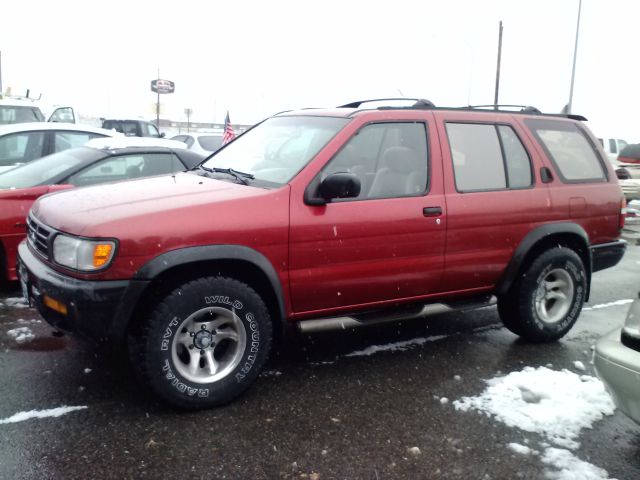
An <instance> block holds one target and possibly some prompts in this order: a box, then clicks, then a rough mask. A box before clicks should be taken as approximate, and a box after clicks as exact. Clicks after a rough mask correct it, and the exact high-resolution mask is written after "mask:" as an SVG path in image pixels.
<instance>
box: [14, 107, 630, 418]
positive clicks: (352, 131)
mask: <svg viewBox="0 0 640 480" xmlns="http://www.w3.org/2000/svg"><path fill="white" fill-rule="evenodd" d="M581 119H582V117H578V116H572V115H569V116H561V115H543V114H540V112H538V111H536V110H533V109H526V110H523V111H521V112H508V111H499V110H491V111H483V110H477V109H474V108H471V107H470V108H462V109H455V108H435V107H434V106H433V105H432V104H431V103H429V102H427V101H417V102H415V104H413V105H409V106H406V107H384V106H383V107H378V108H367V107H366V103H364V102H355V103H353V104H349V105H345V106H343V107H342V108H336V109H333V110H313V109H312V110H302V111H295V112H286V113H281V114H278V115H276V116H274V117H272V118H269V119H267V120H265V121H264V122H262V123H260V124H258V125H257V126H255V127H254V128H253V129H251V130H249V131H247V132H246V133H244V134H243V135H242V136H240V137H238V138H237V139H235V140H234V141H233V142H231V143H229V144H227V145H226V146H224V147H223V148H222V149H220V150H219V151H218V152H217V153H215V154H214V155H213V156H212V157H210V158H209V159H208V160H207V161H205V163H203V164H202V165H201V166H200V167H199V168H198V169H197V170H194V171H190V172H186V173H181V174H177V175H175V176H164V177H156V178H152V179H147V180H139V181H133V182H126V183H121V184H118V185H111V186H109V187H108V188H107V187H92V188H86V189H78V190H75V191H69V192H62V193H58V194H55V195H50V196H47V197H44V198H42V199H40V200H39V201H37V202H36V203H35V205H34V206H33V208H32V210H31V213H30V215H29V237H28V241H27V242H23V243H21V244H20V247H19V257H20V262H19V265H20V277H21V280H22V286H23V289H24V294H25V296H26V297H27V298H30V299H31V300H32V301H33V302H34V303H35V305H36V306H37V308H38V309H39V311H40V312H41V314H42V315H43V317H44V318H45V319H46V320H47V321H48V322H49V323H51V324H52V325H55V326H58V327H59V328H61V329H64V330H67V331H76V332H78V333H81V334H84V335H87V336H90V337H93V338H108V339H112V340H115V341H124V340H128V343H129V346H130V353H131V360H132V363H133V365H134V366H136V367H137V368H138V369H139V371H140V373H141V375H142V376H143V378H144V379H145V380H146V381H147V383H148V384H149V386H150V387H151V389H152V390H153V391H154V392H155V393H156V394H157V395H158V396H160V397H161V398H162V399H164V400H165V401H167V402H169V403H171V404H173V405H177V406H179V407H183V408H201V407H207V406H212V405H218V404H221V403H223V402H227V401H229V400H230V399H232V398H233V397H235V396H236V395H238V394H239V393H241V392H242V391H244V390H245V389H246V388H247V387H248V386H249V385H250V384H251V382H252V381H253V380H254V379H255V378H256V377H257V375H258V373H259V372H260V369H261V368H262V366H263V365H264V362H265V360H266V358H267V356H268V354H269V350H270V348H271V344H272V337H273V336H278V337H281V338H289V337H287V336H286V335H284V333H285V332H286V331H287V330H288V329H289V328H290V327H293V326H295V327H297V328H299V329H300V330H302V331H305V332H311V331H317V330H323V329H329V328H345V327H354V326H360V325H368V324H372V323H376V322H381V321H390V320H399V319H406V318H411V317H422V316H425V315H428V314H429V313H438V312H443V311H447V310H451V309H456V308H469V307H471V306H484V305H488V304H491V303H492V300H495V298H497V302H498V313H499V314H500V317H501V318H502V320H503V321H504V323H505V325H506V326H507V327H508V328H509V329H510V330H511V331H513V332H514V333H516V334H517V335H519V336H521V337H523V338H524V339H527V340H530V341H534V342H543V341H552V340H556V339H558V338H560V337H562V336H563V335H565V334H566V333H567V331H568V330H569V329H570V328H571V327H572V326H573V324H574V323H575V322H576V320H577V319H578V316H579V314H580V311H581V308H582V305H583V303H584V302H585V301H586V300H587V299H588V297H589V289H590V284H591V275H592V273H593V272H595V271H598V270H601V269H603V268H607V267H611V266H613V265H615V264H616V263H618V261H619V260H620V258H621V257H622V255H623V253H624V250H625V243H624V242H623V241H621V240H619V235H620V230H621V228H622V224H623V221H624V216H623V213H622V204H623V203H622V202H623V199H622V194H621V191H620V187H619V185H618V182H617V179H616V175H615V173H614V172H613V169H612V167H611V166H610V165H609V163H608V162H607V161H606V157H605V155H604V152H603V151H602V149H601V147H600V145H599V144H598V141H597V140H596V139H595V138H594V137H593V135H592V134H591V133H590V132H589V130H588V129H587V127H586V126H585V125H584V124H583V123H582V122H581V121H580V120H581Z"/></svg>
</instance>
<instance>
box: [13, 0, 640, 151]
mask: <svg viewBox="0 0 640 480" xmlns="http://www.w3.org/2000/svg"><path fill="white" fill-rule="evenodd" d="M107 6H108V7H107ZM577 13H578V0H482V1H473V0H449V1H442V0H438V1H427V0H419V1H403V0H387V1H348V0H341V1H334V0H323V1H320V2H309V1H302V0H298V1H275V0H271V1H268V0H263V1H253V0H243V1H233V0H231V1H193V0H181V1H180V2H165V1H162V0H155V1H141V0H136V1H133V0H128V1H121V0H110V1H108V2H92V1H78V2H74V1H68V0H55V1H46V0H45V1H34V0H19V1H17V0H13V1H12V2H11V3H8V2H4V3H3V4H2V27H1V28H0V50H1V51H2V83H3V87H4V88H6V87H7V86H13V87H14V88H25V87H28V88H31V89H33V90H36V91H39V92H42V93H43V95H44V97H43V98H44V99H46V100H47V101H49V102H52V103H58V104H61V103H70V104H72V105H73V106H75V107H76V110H77V111H79V112H80V113H81V114H84V115H90V116H96V117H102V116H109V117H121V116H127V117H142V118H148V119H150V118H153V117H154V113H153V104H154V102H155V94H153V93H152V92H151V91H150V81H151V80H152V79H154V78H156V77H157V71H158V68H160V76H161V78H165V79H169V80H173V81H174V82H175V83H176V92H175V94H172V95H163V96H162V97H161V101H162V103H163V104H164V114H163V117H170V118H172V119H174V120H186V117H185V115H184V109H185V108H187V107H189V108H192V109H193V116H192V119H193V120H196V121H218V122H221V121H222V120H223V118H224V113H225V111H226V110H227V109H228V110H229V112H230V115H231V120H232V122H234V123H254V122H256V121H259V120H261V119H262V118H264V117H266V116H268V115H271V114H273V113H276V112H278V111H281V110H287V109H291V108H298V107H316V106H335V105H338V104H341V103H346V102H348V101H353V100H357V99H363V98H379V97H387V96H400V95H401V94H402V95H404V96H407V97H421V98H427V99H429V100H431V101H433V102H434V103H435V104H436V105H438V106H460V105H466V104H468V103H472V104H482V103H493V95H494V82H495V66H496V57H497V43H498V22H499V21H500V20H502V21H503V24H504V33H503V53H502V76H501V80H500V103H515V104H527V105H534V106H537V107H538V108H540V109H541V110H543V111H546V112H559V111H560V110H561V109H562V107H563V106H564V105H565V104H566V103H567V102H568V97H569V87H570V80H571V62H572V58H573V47H574V40H575V29H576V20H577ZM639 18H640V1H638V0H606V1H605V0H583V2H582V20H581V26H580V44H579V49H578V63H577V71H576V81H575V91H574V99H573V111H574V112H575V113H581V114H583V115H585V116H587V117H588V118H589V119H590V122H589V124H590V126H591V128H592V130H594V132H596V133H597V134H598V135H601V136H603V135H604V136H607V135H611V136H619V137H621V138H626V139H627V140H629V141H634V140H635V141H640V128H639V121H638V118H637V115H638V113H637V112H639V111H640V95H639V88H640V87H639V85H640V83H639V82H638V78H640V75H639V74H640V67H639V66H638V65H639V63H640V62H638V54H639V50H640V49H639V48H638V47H639V46H640V35H639V33H638V28H637V22H638V19H639Z"/></svg>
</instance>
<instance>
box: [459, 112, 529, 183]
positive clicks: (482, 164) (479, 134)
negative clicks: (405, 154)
mask: <svg viewBox="0 0 640 480" xmlns="http://www.w3.org/2000/svg"><path fill="white" fill-rule="evenodd" d="M447 136H448V138H449V145H450V147H451V158H452V160H453V170H454V174H455V181H456V189H457V190H458V191H459V192H474V191H476V192H477V191H485V190H502V189H507V188H527V187H530V186H531V185H532V183H533V182H532V180H533V177H532V174H531V161H530V160H529V155H528V154H527V151H526V150H525V148H524V146H523V145H522V142H521V141H520V139H519V138H518V136H517V135H516V133H515V132H514V131H513V129H512V128H511V127H509V126H507V125H488V124H477V123H447Z"/></svg>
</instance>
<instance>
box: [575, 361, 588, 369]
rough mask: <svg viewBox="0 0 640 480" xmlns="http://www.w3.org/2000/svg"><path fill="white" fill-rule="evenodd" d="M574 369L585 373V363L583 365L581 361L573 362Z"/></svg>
mask: <svg viewBox="0 0 640 480" xmlns="http://www.w3.org/2000/svg"><path fill="white" fill-rule="evenodd" d="M573 367H574V368H575V369H576V370H582V371H583V372H584V371H585V370H586V368H585V366H584V363H582V362H581V361H580V360H576V361H575V362H573Z"/></svg>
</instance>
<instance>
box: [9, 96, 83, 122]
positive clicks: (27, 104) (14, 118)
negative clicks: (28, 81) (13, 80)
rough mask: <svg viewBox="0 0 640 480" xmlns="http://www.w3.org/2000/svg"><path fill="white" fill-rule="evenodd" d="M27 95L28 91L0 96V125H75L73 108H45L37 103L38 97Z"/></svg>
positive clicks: (57, 106)
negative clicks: (32, 123)
mask: <svg viewBox="0 0 640 480" xmlns="http://www.w3.org/2000/svg"><path fill="white" fill-rule="evenodd" d="M29 95H30V93H29V90H27V91H26V95H2V94H0V125H7V124H10V123H25V122H44V121H47V122H62V123H76V115H75V112H74V110H73V107H69V106H59V105H56V106H53V107H51V108H46V107H44V106H43V104H42V103H41V102H39V100H40V97H38V98H33V97H30V96H29Z"/></svg>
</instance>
